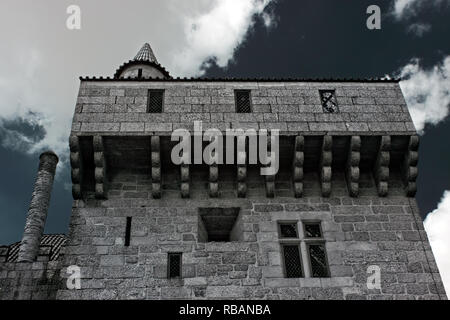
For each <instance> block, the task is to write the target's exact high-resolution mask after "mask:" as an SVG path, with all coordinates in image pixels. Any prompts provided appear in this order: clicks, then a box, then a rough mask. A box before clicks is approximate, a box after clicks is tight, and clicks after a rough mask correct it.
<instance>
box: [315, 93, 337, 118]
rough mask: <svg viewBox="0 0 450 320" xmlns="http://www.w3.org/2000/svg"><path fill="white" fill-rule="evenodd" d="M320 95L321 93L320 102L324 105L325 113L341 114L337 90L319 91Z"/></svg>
mask: <svg viewBox="0 0 450 320" xmlns="http://www.w3.org/2000/svg"><path fill="white" fill-rule="evenodd" d="M319 93H320V101H321V103H322V107H323V111H324V112H328V113H336V112H339V108H338V103H337V100H336V91H335V90H319Z"/></svg>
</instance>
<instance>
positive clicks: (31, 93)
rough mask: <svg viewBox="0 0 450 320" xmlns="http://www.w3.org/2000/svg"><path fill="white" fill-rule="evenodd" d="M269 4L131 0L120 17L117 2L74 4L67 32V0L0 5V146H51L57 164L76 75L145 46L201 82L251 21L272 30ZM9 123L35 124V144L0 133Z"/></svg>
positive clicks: (111, 65) (63, 153) (109, 69)
mask: <svg viewBox="0 0 450 320" xmlns="http://www.w3.org/2000/svg"><path fill="white" fill-rule="evenodd" d="M273 1H275V0H214V1H211V0H190V1H184V0H166V1H159V0H152V1H140V0H130V1H129V2H128V3H127V5H128V6H130V8H133V10H132V12H131V11H126V12H124V10H123V1H122V0H98V1H91V0H79V1H78V3H77V4H78V5H79V6H80V8H81V11H82V29H81V30H79V31H69V30H68V29H67V28H66V25H65V19H66V18H67V14H66V8H67V6H69V5H70V4H71V1H69V0H61V1H57V2H54V3H53V2H51V3H50V2H49V3H45V4H44V3H40V2H39V3H38V2H22V1H14V0H2V1H1V2H0V12H8V15H4V16H3V17H2V19H0V38H1V39H2V42H1V43H0V129H2V127H3V130H0V135H1V136H2V137H0V140H2V139H3V140H2V141H3V142H1V143H3V145H4V146H8V147H10V148H11V149H14V150H23V151H24V152H27V153H37V152H41V151H42V150H43V149H47V148H50V149H53V150H54V151H55V152H56V153H57V154H58V156H59V157H60V159H61V160H62V161H61V162H60V163H62V162H63V161H64V159H66V158H67V153H68V135H69V133H70V125H71V120H72V115H73V111H74V108H75V100H76V95H77V90H78V86H79V82H78V76H80V75H90V76H94V75H103V76H107V75H112V74H113V73H114V71H115V70H116V68H117V67H118V66H119V65H121V64H122V63H123V62H125V61H128V60H129V59H131V58H132V57H134V55H135V54H136V52H137V50H138V49H139V48H140V46H141V45H142V44H143V43H145V42H150V44H151V45H152V47H153V49H154V51H155V53H156V55H157V58H158V60H159V62H160V63H161V64H162V65H164V66H165V67H166V68H167V69H168V70H169V72H170V73H171V74H172V75H174V76H199V75H201V74H202V73H203V70H202V67H204V63H206V62H208V61H210V59H214V60H215V61H216V62H217V64H218V65H219V66H220V67H225V66H227V65H228V63H229V62H230V61H231V60H232V59H233V55H234V52H235V50H236V49H237V48H238V47H239V46H240V45H241V44H242V43H243V42H244V41H245V39H246V36H247V35H248V33H249V31H251V29H252V27H253V26H254V23H255V19H256V18H260V19H261V21H262V22H263V24H264V25H265V26H266V27H271V26H273V22H274V21H275V20H274V18H273V14H271V13H270V12H266V11H268V10H266V11H265V9H266V8H267V7H268V5H269V4H270V3H271V2H273ZM11 30H14V32H11ZM31 114H33V115H35V116H34V117H33V119H29V117H30V115H31ZM27 117H28V118H27ZM15 120H17V121H22V120H24V121H25V123H28V124H33V123H37V124H39V125H40V126H42V127H43V128H44V131H45V132H46V135H45V137H44V138H43V139H39V140H36V139H32V138H30V137H29V136H27V135H25V134H23V133H21V132H20V130H6V129H5V128H4V124H5V123H9V122H14V121H15ZM27 120H29V121H27Z"/></svg>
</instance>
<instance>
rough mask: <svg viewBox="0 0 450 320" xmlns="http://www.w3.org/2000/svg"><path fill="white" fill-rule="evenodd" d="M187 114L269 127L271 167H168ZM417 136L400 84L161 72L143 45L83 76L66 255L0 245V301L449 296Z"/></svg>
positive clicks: (211, 121) (209, 122)
mask: <svg viewBox="0 0 450 320" xmlns="http://www.w3.org/2000/svg"><path fill="white" fill-rule="evenodd" d="M236 90H241V91H240V93H242V96H243V100H239V101H240V104H241V107H242V108H241V109H240V110H241V111H249V109H250V111H251V112H248V113H238V112H237V111H238V110H237V107H236V100H235V99H236V97H235V91H236ZM243 92H244V93H245V94H244V93H243ZM152 93H153V94H154V95H152ZM156 93H157V94H156ZM161 99H162V100H161ZM249 103H250V105H249ZM331 111H333V112H331ZM194 121H202V124H203V129H204V130H206V129H208V128H216V129H219V130H221V131H224V130H226V129H236V128H239V129H256V130H259V129H279V130H280V137H279V138H280V139H279V142H280V143H279V160H280V163H279V164H280V165H279V168H280V170H279V171H278V173H277V174H276V175H272V176H266V177H264V176H261V175H260V169H261V166H260V165H253V164H250V163H248V161H246V162H245V163H239V164H236V163H235V164H234V165H228V164H227V165H222V164H212V165H205V164H203V165H201V164H199V165H197V164H190V163H187V161H186V162H183V163H181V164H180V165H175V164H174V163H173V162H172V161H171V158H170V154H171V150H172V147H173V145H174V144H173V143H172V142H173V141H171V139H170V135H171V134H172V132H173V130H176V129H178V128H184V129H188V130H193V126H194V123H193V122H194ZM418 140H419V139H418V137H417V135H416V131H415V129H414V125H413V123H412V121H411V117H410V115H409V113H408V109H407V106H406V103H405V100H404V98H403V95H402V92H401V90H400V87H399V84H398V82H397V81H394V80H389V81H384V80H383V81H382V80H367V81H353V80H352V81H338V80H336V81H324V82H321V81H301V80H299V81H297V80H256V79H255V80H247V81H244V80H226V79H222V80H219V79H173V78H171V77H170V75H169V73H168V72H167V71H166V70H165V69H164V68H163V67H162V66H161V65H160V64H159V63H158V62H157V60H156V57H155V56H154V54H153V52H152V50H151V48H150V46H149V45H148V44H146V45H145V46H144V47H143V48H142V49H141V51H140V52H139V53H138V55H137V56H136V58H135V59H134V60H131V61H129V62H127V63H125V64H123V65H122V66H120V67H119V69H118V70H117V71H116V73H115V75H114V78H112V79H111V78H107V79H105V78H101V79H99V78H81V84H80V90H79V95H78V99H77V103H76V107H75V113H74V117H73V123H72V131H71V135H70V143H69V145H70V153H71V154H70V160H71V169H72V171H71V175H72V183H73V188H72V194H73V197H74V202H73V206H72V216H71V221H70V228H69V234H68V235H67V243H66V245H65V247H64V250H63V251H62V253H63V254H61V255H60V257H59V259H58V260H57V261H48V260H46V259H45V255H44V256H42V255H37V260H36V262H26V261H31V260H32V259H28V258H27V259H23V261H25V262H21V263H19V262H10V261H8V257H9V255H10V254H9V251H10V248H11V247H0V299H39V298H42V299H62V300H64V299H84V300H90V299H99V300H117V299H148V300H154V299H299V300H300V299H336V300H342V299H346V300H354V299H369V300H379V299H390V300H404V299H414V300H421V299H427V300H428V299H446V296H445V291H444V289H443V285H442V281H441V279H440V277H439V272H438V269H437V266H436V263H435V260H434V257H433V255H432V252H431V248H430V246H429V242H428V240H427V237H426V233H425V231H424V229H423V224H422V221H421V219H420V216H419V213H418V209H417V205H416V202H415V200H414V198H413V197H414V194H415V192H416V183H415V181H416V178H417V160H418V156H417V151H418ZM272 147H273V146H272ZM183 152H187V151H183ZM187 156H188V157H192V156H193V155H192V154H188V155H187ZM236 157H239V158H240V159H246V160H248V158H249V157H248V154H247V150H245V151H240V152H239V154H237V155H236ZM38 205H46V203H45V201H44V202H43V204H38ZM39 219H40V218H39ZM33 221H34V220H33ZM39 222H42V219H40V220H39ZM39 226H41V227H40V228H41V229H42V226H43V224H42V223H39ZM33 234H34V233H33ZM24 239H25V237H24ZM27 243H28V241H27V240H26V239H25V240H24V242H23V244H24V246H23V248H26V245H27ZM43 249H45V248H43ZM47 249H48V248H47ZM47 253H48V252H47ZM169 257H170V258H169ZM70 266H78V267H79V268H80V271H81V274H80V281H81V282H80V284H81V288H80V289H78V290H70V289H68V287H67V286H66V281H67V280H68V277H69V276H70V275H69V274H68V273H67V268H68V267H70ZM373 267H375V269H377V270H379V271H380V273H379V276H380V277H379V281H378V283H379V286H378V285H377V286H375V287H372V286H368V285H367V284H368V280H369V279H368V278H369V277H370V276H371V275H373V274H372V273H371V272H370V271H369V270H372V269H373Z"/></svg>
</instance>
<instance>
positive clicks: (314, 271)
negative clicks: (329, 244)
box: [307, 243, 330, 278]
mask: <svg viewBox="0 0 450 320" xmlns="http://www.w3.org/2000/svg"><path fill="white" fill-rule="evenodd" d="M307 247H308V254H309V261H310V264H311V276H312V277H314V278H324V277H329V274H330V273H329V270H328V263H327V254H326V250H325V243H310V244H308V246H307Z"/></svg>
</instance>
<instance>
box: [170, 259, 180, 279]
mask: <svg viewBox="0 0 450 320" xmlns="http://www.w3.org/2000/svg"><path fill="white" fill-rule="evenodd" d="M167 277H168V278H169V279H172V278H181V253H169V255H168V264H167Z"/></svg>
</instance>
